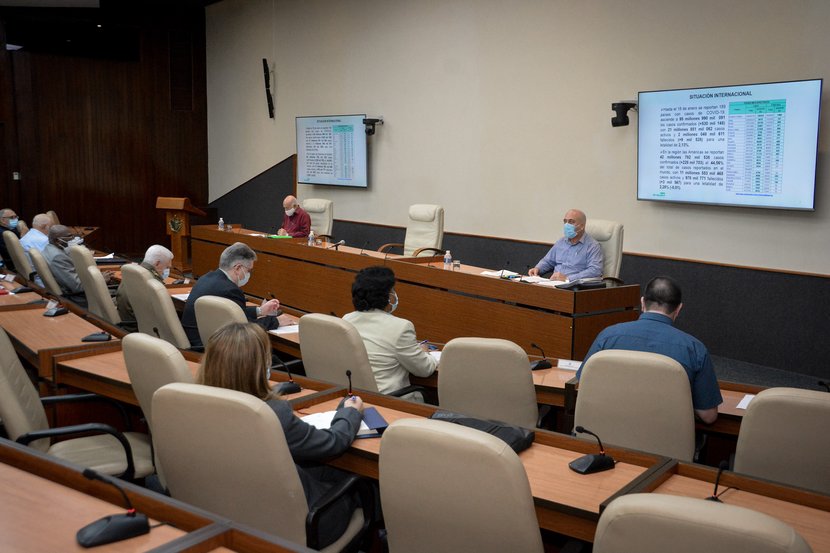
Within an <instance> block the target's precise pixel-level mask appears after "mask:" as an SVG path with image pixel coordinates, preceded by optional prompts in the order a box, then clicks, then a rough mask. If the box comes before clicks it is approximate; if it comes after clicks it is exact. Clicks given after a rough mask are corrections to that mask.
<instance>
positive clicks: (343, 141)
mask: <svg viewBox="0 0 830 553" xmlns="http://www.w3.org/2000/svg"><path fill="white" fill-rule="evenodd" d="M365 117H366V116H365V115H320V116H314V117H297V181H298V182H300V183H303V184H327V185H332V186H355V187H359V188H366V187H367V186H368V179H367V172H366V130H365V126H364V125H363V119H364V118H365Z"/></svg>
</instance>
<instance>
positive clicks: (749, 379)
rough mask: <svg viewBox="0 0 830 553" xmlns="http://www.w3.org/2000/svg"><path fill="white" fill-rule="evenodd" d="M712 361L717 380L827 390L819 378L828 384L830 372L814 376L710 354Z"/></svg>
mask: <svg viewBox="0 0 830 553" xmlns="http://www.w3.org/2000/svg"><path fill="white" fill-rule="evenodd" d="M712 362H713V363H714V364H715V373H716V374H717V376H718V380H726V381H729V382H739V383H741V384H752V385H755V386H764V387H767V388H768V387H772V386H786V387H790V388H806V389H808V390H822V391H827V390H826V388H824V387H823V386H820V385H819V383H818V381H819V380H823V381H824V382H827V383H828V384H830V374H828V377H827V378H816V377H814V376H809V375H805V374H800V373H796V372H792V371H785V370H782V369H774V368H772V367H765V366H763V365H755V364H753V363H747V362H745V361H738V360H736V359H727V358H726V357H717V356H715V355H713V356H712ZM828 372H830V371H828Z"/></svg>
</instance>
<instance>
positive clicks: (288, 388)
mask: <svg viewBox="0 0 830 553" xmlns="http://www.w3.org/2000/svg"><path fill="white" fill-rule="evenodd" d="M272 359H274V360H275V361H276V362H277V363H276V364H277V365H280V366H282V368H283V369H284V370H285V372H286V373H288V382H280V383H279V385H277V392H279V393H280V394H296V393H297V392H301V391H302V390H303V389H302V388H301V387H300V385H299V384H297V383H296V382H294V377H293V376H291V369H289V368H288V365H286V364H285V363H284V362H283V360H282V359H280V358H279V357H277V355H276V354H272ZM272 368H273V365H272Z"/></svg>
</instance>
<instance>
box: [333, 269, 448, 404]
mask: <svg viewBox="0 0 830 553" xmlns="http://www.w3.org/2000/svg"><path fill="white" fill-rule="evenodd" d="M352 304H353V305H354V308H355V309H356V311H352V312H351V313H348V314H346V315H344V316H343V320H344V321H347V322H349V323H351V324H352V325H354V327H355V328H356V329H357V331H358V333H360V337H361V338H363V343H364V344H365V345H366V352H367V353H368V354H369V363H370V364H371V365H372V372H373V373H374V375H375V381H376V382H377V385H378V390H379V391H380V393H382V394H388V393H390V392H394V391H395V390H400V389H401V388H405V387H407V386H409V374H410V373H411V374H414V375H415V376H422V377H427V376H429V375H431V374H432V373H434V372H435V367H436V365H437V362H436V361H435V358H434V357H433V356H431V355H429V353H427V346H426V345H425V344H420V343H419V342H418V339H417V338H416V337H415V326H414V325H413V324H412V323H411V322H410V321H407V320H406V319H401V318H400V317H395V316H394V315H392V313H393V312H394V311H395V309H397V307H398V294H397V293H396V292H395V273H393V272H392V270H391V269H389V268H387V267H367V268H365V269H363V270H362V271H360V272H359V273H358V274H357V276H356V277H355V279H354V283H353V284H352ZM403 397H404V398H406V399H414V400H416V401H423V397H422V396H421V393H420V392H414V393H411V394H408V395H405V396H403Z"/></svg>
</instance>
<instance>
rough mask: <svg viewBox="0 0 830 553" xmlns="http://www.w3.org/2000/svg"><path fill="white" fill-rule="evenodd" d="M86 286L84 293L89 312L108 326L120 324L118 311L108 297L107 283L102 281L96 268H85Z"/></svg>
mask: <svg viewBox="0 0 830 553" xmlns="http://www.w3.org/2000/svg"><path fill="white" fill-rule="evenodd" d="M86 271H87V274H88V275H89V276H88V278H87V284H85V285H84V291H85V292H86V299H87V303H88V304H89V311H90V312H91V313H92V314H93V315H95V316H97V317H100V318H102V319H104V320H105V321H107V322H108V323H110V324H114V325H117V324H118V323H120V322H121V317H119V316H118V309H116V307H115V302H114V301H113V300H112V296H110V291H109V288H107V283H106V282H105V281H104V275H102V274H101V270H100V269H99V268H98V267H87V268H86Z"/></svg>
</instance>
